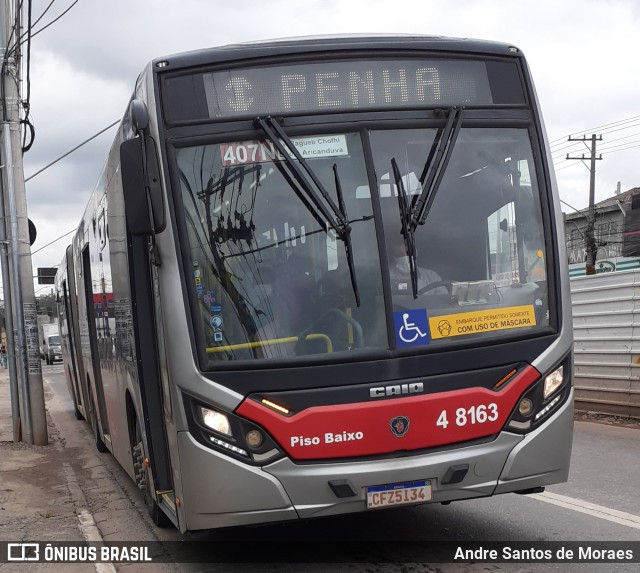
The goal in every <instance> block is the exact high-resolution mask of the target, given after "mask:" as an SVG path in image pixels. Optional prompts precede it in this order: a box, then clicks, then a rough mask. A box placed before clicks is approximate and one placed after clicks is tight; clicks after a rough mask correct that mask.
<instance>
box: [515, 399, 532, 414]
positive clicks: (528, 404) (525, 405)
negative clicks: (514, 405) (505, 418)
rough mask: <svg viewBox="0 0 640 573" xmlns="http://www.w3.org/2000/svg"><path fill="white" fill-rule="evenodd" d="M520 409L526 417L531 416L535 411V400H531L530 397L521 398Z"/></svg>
mask: <svg viewBox="0 0 640 573" xmlns="http://www.w3.org/2000/svg"><path fill="white" fill-rule="evenodd" d="M518 411H519V412H520V414H521V415H522V416H524V417H525V418H526V417H528V416H530V415H531V413H532V412H533V402H532V401H531V400H529V398H523V399H522V400H520V404H518Z"/></svg>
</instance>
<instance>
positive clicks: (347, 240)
mask: <svg viewBox="0 0 640 573" xmlns="http://www.w3.org/2000/svg"><path fill="white" fill-rule="evenodd" d="M333 176H334V178H335V182H336V195H338V205H339V206H340V212H341V213H342V215H344V217H345V219H346V220H347V221H349V217H348V215H347V206H346V204H345V202H344V195H343V194H342V183H340V176H339V175H338V165H337V164H336V163H334V164H333ZM342 240H343V242H344V251H345V254H346V255H347V264H348V265H349V276H350V277H351V287H352V288H353V294H354V296H355V297H356V306H360V292H359V291H358V280H357V279H356V267H355V265H354V264H353V245H352V244H351V227H349V228H348V230H347V231H346V232H345V234H344V237H343V238H342Z"/></svg>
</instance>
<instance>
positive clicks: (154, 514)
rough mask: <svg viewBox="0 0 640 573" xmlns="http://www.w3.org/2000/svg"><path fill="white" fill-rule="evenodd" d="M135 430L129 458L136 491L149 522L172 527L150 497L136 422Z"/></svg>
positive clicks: (149, 476)
mask: <svg viewBox="0 0 640 573" xmlns="http://www.w3.org/2000/svg"><path fill="white" fill-rule="evenodd" d="M135 428H136V436H135V445H134V446H133V448H132V449H131V456H132V457H133V471H134V472H135V479H136V485H137V486H138V489H140V490H141V491H142V492H143V493H144V502H145V504H146V506H147V510H148V511H149V515H150V516H151V520H152V521H153V523H155V524H156V525H157V526H158V527H167V526H169V525H172V523H171V520H170V519H169V517H168V516H167V515H166V514H165V512H164V511H162V510H161V509H160V506H159V505H158V503H157V502H156V500H155V499H153V496H152V495H151V484H150V483H149V482H150V480H151V473H150V472H149V469H148V467H147V466H146V465H145V463H144V448H143V447H142V432H141V431H140V426H139V424H138V422H137V421H136V425H135Z"/></svg>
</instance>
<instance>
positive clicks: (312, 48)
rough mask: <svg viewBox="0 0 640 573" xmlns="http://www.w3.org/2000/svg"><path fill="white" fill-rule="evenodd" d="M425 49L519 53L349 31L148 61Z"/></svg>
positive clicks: (467, 42)
mask: <svg viewBox="0 0 640 573" xmlns="http://www.w3.org/2000/svg"><path fill="white" fill-rule="evenodd" d="M354 49H357V50H365V51H366V50H390V51H393V50H412V49H415V50H429V51H433V52H448V53H451V52H457V53H460V54H478V53H482V54H490V55H496V56H511V57H513V56H514V55H516V54H519V55H522V53H521V52H520V50H519V49H518V48H516V47H514V46H513V45H512V44H507V43H503V42H493V41H487V40H475V39H469V38H448V37H444V36H420V35H412V34H405V35H398V34H375V35H372V34H349V35H334V36H305V37H297V38H282V39H274V40H261V41H256V42H245V43H238V44H229V45H226V46H218V47H213V48H204V49H200V50H194V51H190V52H183V53H179V54H173V55H170V56H165V57H161V58H156V59H154V60H153V61H152V62H151V68H152V69H153V70H154V71H168V70H175V69H180V68H188V67H192V66H200V65H211V64H218V63H224V62H239V61H242V60H245V59H253V58H262V57H269V56H282V55H290V54H293V53H298V54H304V53H313V52H323V53H324V54H326V53H327V52H334V51H343V50H354Z"/></svg>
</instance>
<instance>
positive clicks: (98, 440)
mask: <svg viewBox="0 0 640 573" xmlns="http://www.w3.org/2000/svg"><path fill="white" fill-rule="evenodd" d="M88 390H89V402H90V404H91V415H90V416H89V417H90V421H89V423H90V424H91V428H92V429H93V436H94V443H95V445H96V450H98V451H99V452H100V453H101V454H104V453H106V452H108V451H109V448H107V446H106V444H105V443H104V440H103V439H102V437H101V436H100V428H99V427H98V416H97V415H96V403H95V401H94V399H93V394H92V393H91V385H90V384H89V385H88Z"/></svg>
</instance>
